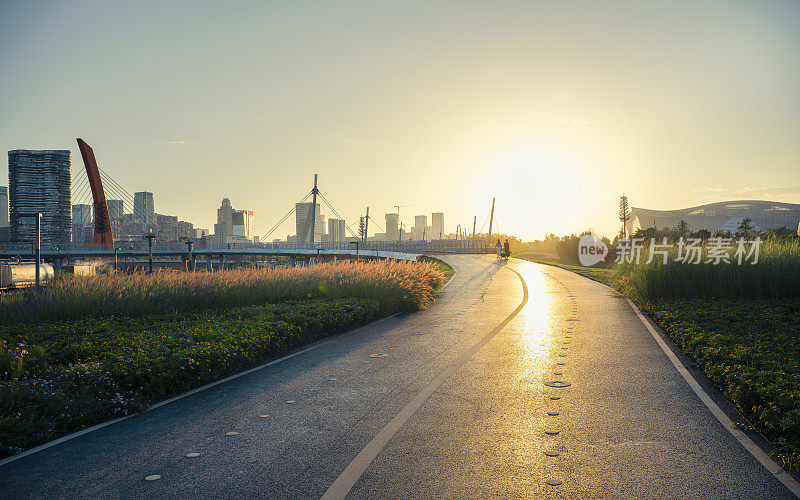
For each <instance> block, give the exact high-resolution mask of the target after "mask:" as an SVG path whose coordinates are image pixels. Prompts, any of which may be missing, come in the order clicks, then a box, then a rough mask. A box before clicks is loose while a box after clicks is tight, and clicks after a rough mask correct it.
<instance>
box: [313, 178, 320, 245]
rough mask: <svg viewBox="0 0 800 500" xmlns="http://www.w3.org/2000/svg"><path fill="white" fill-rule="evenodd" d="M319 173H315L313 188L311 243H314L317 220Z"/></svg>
mask: <svg viewBox="0 0 800 500" xmlns="http://www.w3.org/2000/svg"><path fill="white" fill-rule="evenodd" d="M317 193H319V189H317V174H314V187H313V188H312V189H311V194H312V195H313V196H312V197H311V243H312V244H313V243H314V229H315V228H314V225H315V223H316V222H317Z"/></svg>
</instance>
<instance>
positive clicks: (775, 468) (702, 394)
mask: <svg viewBox="0 0 800 500" xmlns="http://www.w3.org/2000/svg"><path fill="white" fill-rule="evenodd" d="M625 300H627V301H628V304H630V306H631V308H632V309H633V312H635V313H636V315H637V316H638V317H639V320H640V321H641V322H642V323H643V324H644V326H645V327H646V328H647V330H648V331H649V332H650V335H652V336H653V338H654V339H655V341H656V343H658V345H659V347H661V350H662V351H664V354H666V355H667V357H668V358H669V360H670V361H671V362H672V365H673V366H674V367H675V369H676V370H677V371H678V373H680V374H681V376H682V377H683V379H684V380H685V381H686V382H687V383H688V384H689V387H691V388H692V390H693V391H694V393H695V394H696V395H697V397H698V398H700V401H702V402H703V404H704V405H706V408H708V410H709V411H710V412H711V414H712V415H714V417H716V419H717V421H719V423H720V424H722V426H723V427H725V429H726V430H727V431H728V432H729V433H730V434H731V435H732V436H733V437H734V438H736V440H737V441H738V442H739V443H740V444H741V445H742V446H743V447H744V449H746V450H747V451H748V452H749V453H750V454H751V455H752V456H753V458H755V459H756V460H758V463H760V464H761V465H762V466H763V467H764V468H765V469H767V472H769V473H770V474H772V475H773V477H775V478H776V479H777V480H778V481H780V482H781V484H783V485H784V486H785V487H786V488H787V489H788V490H789V491H790V492H791V493H793V494H794V495H795V496H796V497H798V498H800V482H798V481H797V480H796V479H795V478H794V477H792V475H791V474H789V473H788V472H786V470H784V469H783V467H781V466H780V465H778V463H777V462H775V461H774V460H773V459H772V458H770V456H769V455H767V453H766V452H764V450H762V449H761V448H760V447H759V446H758V445H757V444H756V443H755V441H753V440H752V439H750V438H749V437H748V436H747V435H746V434H745V433H743V432H742V431H740V430H739V429H737V428H736V426H735V424H734V423H733V420H731V419H730V417H728V415H727V414H726V413H725V412H724V411H722V409H721V408H720V407H719V405H717V403H715V402H714V400H713V399H711V397H710V396H709V395H708V393H707V392H706V391H705V390H704V389H703V388H702V387H701V386H700V384H699V383H698V382H697V380H696V379H695V378H694V376H693V375H692V374H691V373H689V370H687V369H686V367H685V366H684V365H683V363H682V362H681V360H680V359H678V357H677V356H676V355H675V353H674V352H673V351H672V349H671V348H670V347H669V346H668V345H667V343H666V342H665V341H664V339H663V338H661V335H659V334H658V332H656V330H655V328H653V325H652V324H651V323H650V321H648V320H647V318H645V317H644V315H643V314H642V312H641V311H640V310H639V308H638V307H636V304H634V303H633V301H632V300H631V299H628V298H626V299H625Z"/></svg>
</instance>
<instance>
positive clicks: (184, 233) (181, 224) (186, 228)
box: [178, 220, 195, 239]
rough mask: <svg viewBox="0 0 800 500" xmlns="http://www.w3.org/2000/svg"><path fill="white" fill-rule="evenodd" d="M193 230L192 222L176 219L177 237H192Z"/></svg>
mask: <svg viewBox="0 0 800 500" xmlns="http://www.w3.org/2000/svg"><path fill="white" fill-rule="evenodd" d="M194 237H195V232H194V224H192V223H191V222H187V221H185V220H179V221H178V239H180V238H191V239H194Z"/></svg>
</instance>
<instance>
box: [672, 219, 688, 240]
mask: <svg viewBox="0 0 800 500" xmlns="http://www.w3.org/2000/svg"><path fill="white" fill-rule="evenodd" d="M675 233H676V234H677V236H678V238H682V237H684V236H686V235H687V234H689V224H687V223H686V221H685V220H682V221H680V222H678V227H677V228H675Z"/></svg>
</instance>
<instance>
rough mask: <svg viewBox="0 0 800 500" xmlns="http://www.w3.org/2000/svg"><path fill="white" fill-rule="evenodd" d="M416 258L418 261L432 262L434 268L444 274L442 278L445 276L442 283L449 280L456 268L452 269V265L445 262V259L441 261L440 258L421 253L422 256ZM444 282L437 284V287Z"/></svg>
mask: <svg viewBox="0 0 800 500" xmlns="http://www.w3.org/2000/svg"><path fill="white" fill-rule="evenodd" d="M418 260H419V262H426V263H429V264H432V265H433V266H435V267H436V269H438V270H439V271H441V272H442V273H443V274H444V278H445V282H444V283H446V282H447V281H449V280H450V278H452V277H453V275H454V274H455V273H456V270H455V269H453V266H451V265H450V264H448V263H447V262H445V261H443V260H441V259H437V258H435V257H428V256H426V255H422V256H420V257H419V258H418ZM444 283H442V284H441V285H439V287H442V286H444Z"/></svg>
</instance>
